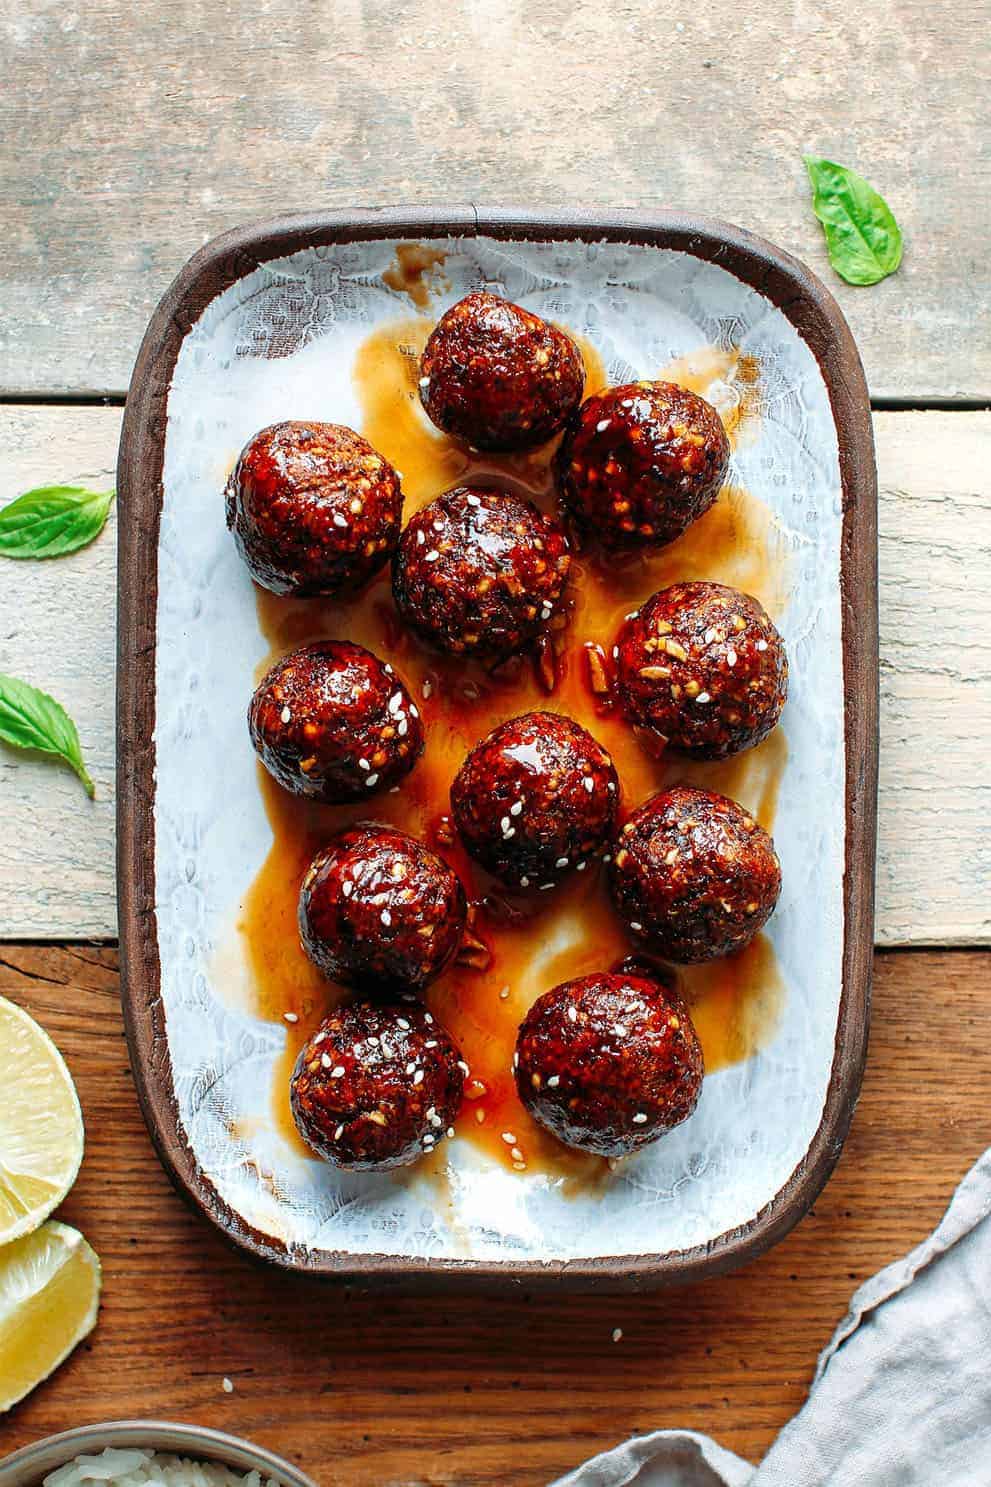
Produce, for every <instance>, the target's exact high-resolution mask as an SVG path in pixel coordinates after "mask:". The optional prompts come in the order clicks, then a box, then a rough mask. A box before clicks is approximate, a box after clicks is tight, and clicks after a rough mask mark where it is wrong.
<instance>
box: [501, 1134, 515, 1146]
mask: <svg viewBox="0 0 991 1487" xmlns="http://www.w3.org/2000/svg"><path fill="white" fill-rule="evenodd" d="M502 1139H503V1141H505V1143H506V1145H507V1146H515V1145H516V1137H515V1136H514V1135H513V1133H512V1131H503V1133H502Z"/></svg>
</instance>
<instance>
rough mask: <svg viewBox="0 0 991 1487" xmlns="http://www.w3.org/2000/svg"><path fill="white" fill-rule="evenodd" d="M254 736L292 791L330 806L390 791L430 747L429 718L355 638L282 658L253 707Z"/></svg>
mask: <svg viewBox="0 0 991 1487" xmlns="http://www.w3.org/2000/svg"><path fill="white" fill-rule="evenodd" d="M248 727H249V730H250V732H251V741H252V743H253V744H254V746H255V748H256V749H257V751H258V754H259V757H260V758H261V761H262V763H263V764H264V766H265V768H266V769H267V770H268V772H269V774H270V775H272V776H273V778H275V779H276V780H278V782H279V784H280V785H282V786H284V787H285V789H287V790H290V791H291V792H292V793H293V795H306V796H309V797H310V798H311V799H313V800H321V801H323V802H325V803H326V804H329V805H338V804H342V803H343V802H345V801H349V800H362V799H364V798H365V797H366V796H370V795H371V794H372V793H373V792H374V791H382V790H388V789H390V788H391V787H392V786H393V785H395V784H397V783H398V782H399V781H400V780H401V779H403V778H404V776H405V775H407V774H409V772H410V770H411V769H412V768H413V765H414V764H415V763H416V761H417V759H418V758H419V757H420V755H421V754H422V752H423V724H422V722H421V720H420V715H419V713H418V711H417V709H416V706H415V704H414V702H413V701H412V699H411V697H410V695H409V692H408V691H407V690H406V687H405V685H404V683H403V682H402V681H401V680H400V678H399V677H398V676H397V675H396V673H395V672H394V671H393V669H392V667H391V666H390V665H388V663H386V662H383V661H380V660H379V658H378V656H373V655H372V653H371V651H366V650H365V648H364V646H360V645H354V644H352V642H351V641H349V640H324V641H319V642H318V643H317V644H315V645H304V646H302V647H301V648H300V649H299V650H296V651H291V652H290V653H289V655H288V656H284V657H283V658H282V660H281V661H277V662H276V664H275V665H274V666H273V667H272V669H271V671H270V672H269V673H268V675H267V676H266V677H265V678H264V680H263V681H262V682H261V684H260V685H259V687H258V689H257V691H256V692H255V695H254V697H253V698H252V699H251V707H250V708H249V710H248Z"/></svg>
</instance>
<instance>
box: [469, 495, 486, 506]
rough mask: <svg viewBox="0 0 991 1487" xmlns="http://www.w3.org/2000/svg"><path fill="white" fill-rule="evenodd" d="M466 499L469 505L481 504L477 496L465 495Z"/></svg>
mask: <svg viewBox="0 0 991 1487" xmlns="http://www.w3.org/2000/svg"><path fill="white" fill-rule="evenodd" d="M466 500H467V502H468V505H469V506H481V504H482V503H481V501H480V500H479V499H478V497H477V496H467V497H466Z"/></svg>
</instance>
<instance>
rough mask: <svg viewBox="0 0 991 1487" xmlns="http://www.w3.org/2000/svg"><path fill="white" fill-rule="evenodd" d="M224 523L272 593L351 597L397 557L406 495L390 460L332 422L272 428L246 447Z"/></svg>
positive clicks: (230, 489) (252, 570)
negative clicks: (388, 561)
mask: <svg viewBox="0 0 991 1487" xmlns="http://www.w3.org/2000/svg"><path fill="white" fill-rule="evenodd" d="M226 504H227V525H228V527H229V528H230V530H231V531H232V532H233V533H234V541H235V543H236V544H237V550H238V552H239V553H240V554H241V556H242V558H243V559H244V561H245V562H246V563H247V565H248V570H249V572H250V573H251V576H252V578H253V579H254V580H255V582H256V583H260V584H261V586H262V587H263V588H266V589H271V590H272V592H273V593H274V594H295V595H299V596H302V597H308V596H311V595H316V594H324V595H330V594H340V593H353V592H354V590H355V589H358V588H360V587H361V586H362V585H363V584H364V583H366V582H367V580H368V579H369V578H371V577H372V575H373V574H374V573H377V572H378V570H379V569H380V568H381V567H382V565H383V563H385V562H386V561H387V560H388V559H389V558H390V557H391V556H392V554H393V552H395V549H396V543H397V542H398V541H399V531H400V527H401V525H402V514H403V493H402V490H401V489H400V485H399V476H398V474H397V473H396V471H395V470H394V469H393V468H392V466H391V465H390V464H389V463H388V461H387V460H384V459H383V458H382V456H381V455H380V454H376V452H375V450H374V449H373V448H372V446H371V445H370V444H369V443H368V441H367V439H363V438H362V437H361V435H360V434H356V433H355V432H354V430H353V429H348V428H344V427H343V426H342V425H341V424H337V423H293V422H289V423H275V424H273V425H272V426H271V428H267V429H262V431H261V433H259V434H256V435H255V437H254V438H253V439H252V440H251V441H250V442H249V443H248V444H246V445H245V447H244V449H242V451H241V456H240V458H239V460H238V462H237V464H236V465H235V466H234V470H233V473H232V474H231V477H230V480H229V481H228V482H227V492H226Z"/></svg>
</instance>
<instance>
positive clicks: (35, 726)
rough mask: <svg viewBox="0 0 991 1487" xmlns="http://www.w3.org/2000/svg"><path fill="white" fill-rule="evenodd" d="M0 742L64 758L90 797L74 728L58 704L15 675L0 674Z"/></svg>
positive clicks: (90, 788)
mask: <svg viewBox="0 0 991 1487" xmlns="http://www.w3.org/2000/svg"><path fill="white" fill-rule="evenodd" d="M0 740H2V741H3V742H4V743H7V744H12V745H13V746H14V748H15V749H39V750H40V751H41V752H42V753H43V754H57V755H58V757H59V758H60V759H64V760H65V762H66V764H68V765H69V766H70V767H71V768H72V769H74V770H75V771H76V774H77V775H78V776H79V778H80V779H81V780H82V782H83V784H84V785H85V786H86V791H87V794H88V795H89V796H90V798H92V797H93V796H94V795H95V794H96V790H95V787H94V785H93V781H92V780H91V779H90V777H89V775H88V774H87V772H86V766H85V764H84V763H83V751H82V748H81V746H80V743H79V734H78V733H77V732H76V725H75V723H74V722H73V721H72V719H71V718H70V717H69V714H68V713H67V712H66V710H65V708H64V707H62V705H61V703H58V702H56V701H55V698H54V697H49V696H48V694H47V692H39V691H38V688H37V687H32V686H29V685H28V683H27V682H22V681H21V680H20V679H19V678H18V677H16V676H4V675H3V673H2V672H0Z"/></svg>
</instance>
